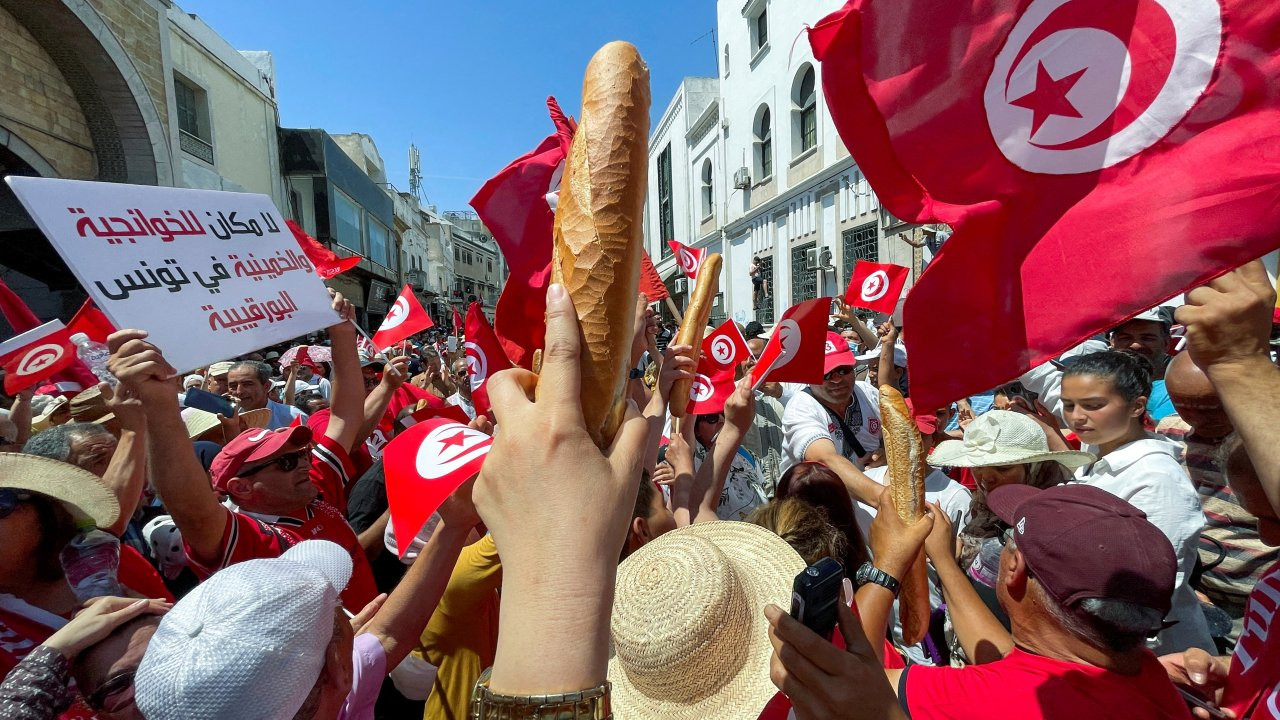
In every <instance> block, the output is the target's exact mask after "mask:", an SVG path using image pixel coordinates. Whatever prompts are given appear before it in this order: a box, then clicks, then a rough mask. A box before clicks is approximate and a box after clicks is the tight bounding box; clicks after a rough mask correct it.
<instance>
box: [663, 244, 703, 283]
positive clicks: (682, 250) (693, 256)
mask: <svg viewBox="0 0 1280 720" xmlns="http://www.w3.org/2000/svg"><path fill="white" fill-rule="evenodd" d="M667 244H668V245H670V246H671V252H673V253H675V254H676V264H677V265H679V266H680V270H681V271H683V272H684V274H685V277H687V278H689V279H690V280H697V279H698V268H700V267H702V261H703V260H706V259H707V249H706V248H703V249H701V250H695V249H693V248H691V247H688V246H686V245H685V244H684V243H682V242H680V241H679V240H668V241H667Z"/></svg>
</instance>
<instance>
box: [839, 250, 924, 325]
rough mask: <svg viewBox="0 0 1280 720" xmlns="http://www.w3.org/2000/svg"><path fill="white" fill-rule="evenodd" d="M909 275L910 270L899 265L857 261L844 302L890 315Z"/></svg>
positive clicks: (896, 304) (895, 307) (895, 308)
mask: <svg viewBox="0 0 1280 720" xmlns="http://www.w3.org/2000/svg"><path fill="white" fill-rule="evenodd" d="M910 274H911V270H910V269H909V268H905V267H903V266H901V265H889V264H887V263H874V262H869V261H867V260H859V261H858V262H857V263H856V264H854V266H853V274H852V275H851V276H850V277H849V289H848V290H846V291H845V293H844V301H845V302H846V303H848V304H849V305H852V306H853V307H859V308H865V309H867V310H874V311H875V312H882V313H885V314H886V315H892V314H893V311H894V310H897V309H898V298H900V297H902V288H903V287H905V286H906V284H907V276H908V275H910Z"/></svg>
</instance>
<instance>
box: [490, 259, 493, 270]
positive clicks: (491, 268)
mask: <svg viewBox="0 0 1280 720" xmlns="http://www.w3.org/2000/svg"><path fill="white" fill-rule="evenodd" d="M489 272H493V260H490V261H489Z"/></svg>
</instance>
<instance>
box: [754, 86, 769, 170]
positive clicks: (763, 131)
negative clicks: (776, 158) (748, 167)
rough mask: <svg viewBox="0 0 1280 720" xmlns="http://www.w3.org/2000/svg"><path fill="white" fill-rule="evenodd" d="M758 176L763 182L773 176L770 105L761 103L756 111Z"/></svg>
mask: <svg viewBox="0 0 1280 720" xmlns="http://www.w3.org/2000/svg"><path fill="white" fill-rule="evenodd" d="M755 133H756V140H755V146H756V168H755V169H756V177H758V178H760V181H761V182H763V181H764V180H766V179H767V178H769V177H772V176H773V128H772V127H771V125H770V118H769V106H768V105H761V106H760V109H759V110H757V111H756V128H755Z"/></svg>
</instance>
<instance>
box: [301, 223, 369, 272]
mask: <svg viewBox="0 0 1280 720" xmlns="http://www.w3.org/2000/svg"><path fill="white" fill-rule="evenodd" d="M284 222H285V224H286V225H288V226H289V230H290V231H291V232H293V239H294V240H296V241H297V242H298V247H301V248H302V254H303V255H306V256H307V259H308V260H310V261H311V264H312V266H314V267H315V273H316V275H319V276H320V277H322V278H324V279H325V280H329V279H330V278H334V277H337V276H338V275H341V274H342V273H344V272H346V271H348V270H350V269H351V268H353V267H355V266H356V265H359V264H360V260H362V259H363V258H361V257H360V256H359V255H352V256H351V257H345V258H340V257H338V255H337V254H336V253H334V252H333V251H332V250H330V249H329V248H327V247H325V246H324V245H321V244H320V241H319V240H316V239H315V238H313V237H311V236H310V235H308V234H307V231H306V230H303V229H302V226H300V225H298V223H296V222H294V221H292V220H285V221H284Z"/></svg>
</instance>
